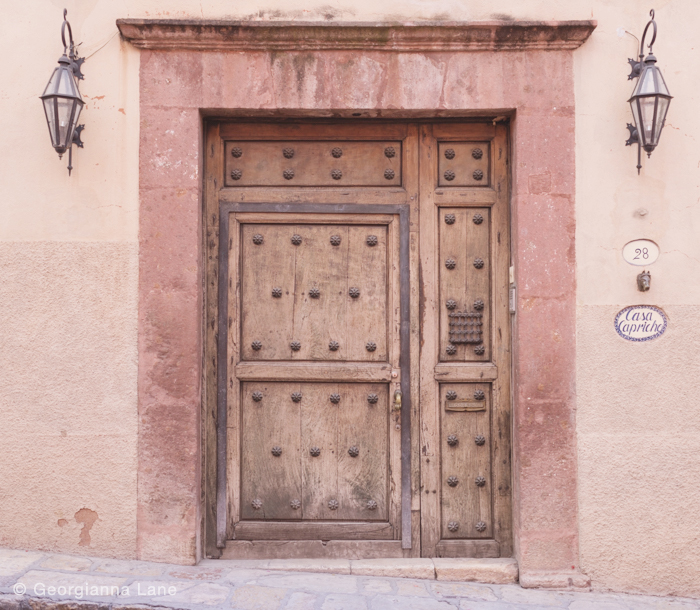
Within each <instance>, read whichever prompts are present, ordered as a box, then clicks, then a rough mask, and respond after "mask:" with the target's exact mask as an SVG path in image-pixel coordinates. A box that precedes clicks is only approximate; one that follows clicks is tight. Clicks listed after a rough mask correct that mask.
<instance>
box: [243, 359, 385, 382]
mask: <svg viewBox="0 0 700 610" xmlns="http://www.w3.org/2000/svg"><path fill="white" fill-rule="evenodd" d="M391 371H392V367H391V366H390V365H389V364H388V363H386V362H280V363H276V362H274V363H272V362H241V363H240V364H239V365H238V366H236V369H235V373H236V377H238V378H239V379H241V380H247V381H254V380H259V381H263V380H266V379H269V380H272V381H275V380H276V381H294V380H298V381H338V382H341V381H369V382H377V381H391V379H392V377H391Z"/></svg>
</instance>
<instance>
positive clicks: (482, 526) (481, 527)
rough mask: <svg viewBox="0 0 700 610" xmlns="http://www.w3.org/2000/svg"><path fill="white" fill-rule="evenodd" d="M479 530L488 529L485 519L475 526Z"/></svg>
mask: <svg viewBox="0 0 700 610" xmlns="http://www.w3.org/2000/svg"><path fill="white" fill-rule="evenodd" d="M474 527H475V528H476V531H477V532H483V531H484V530H486V524H485V523H484V522H483V521H479V523H477V524H476V525H475V526H474Z"/></svg>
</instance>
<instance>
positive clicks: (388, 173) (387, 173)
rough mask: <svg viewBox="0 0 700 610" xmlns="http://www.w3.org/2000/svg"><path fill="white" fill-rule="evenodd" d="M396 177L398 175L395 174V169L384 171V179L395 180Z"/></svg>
mask: <svg viewBox="0 0 700 610" xmlns="http://www.w3.org/2000/svg"><path fill="white" fill-rule="evenodd" d="M395 175H396V174H395V173H394V170H393V169H385V170H384V177H385V178H386V179H387V180H393V179H394V176H395Z"/></svg>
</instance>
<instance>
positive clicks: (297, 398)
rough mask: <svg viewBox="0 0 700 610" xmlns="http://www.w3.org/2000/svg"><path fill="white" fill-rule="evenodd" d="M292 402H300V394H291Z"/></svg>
mask: <svg viewBox="0 0 700 610" xmlns="http://www.w3.org/2000/svg"><path fill="white" fill-rule="evenodd" d="M292 402H301V392H294V393H293V394H292Z"/></svg>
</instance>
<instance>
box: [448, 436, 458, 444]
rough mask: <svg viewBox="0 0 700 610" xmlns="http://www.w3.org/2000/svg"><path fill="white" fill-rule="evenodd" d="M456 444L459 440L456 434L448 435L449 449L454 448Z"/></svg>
mask: <svg viewBox="0 0 700 610" xmlns="http://www.w3.org/2000/svg"><path fill="white" fill-rule="evenodd" d="M458 442H459V439H458V438H457V435H456V434H450V435H449V436H448V437H447V444H448V445H449V446H450V447H454V446H455V445H456V444H457V443H458Z"/></svg>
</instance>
